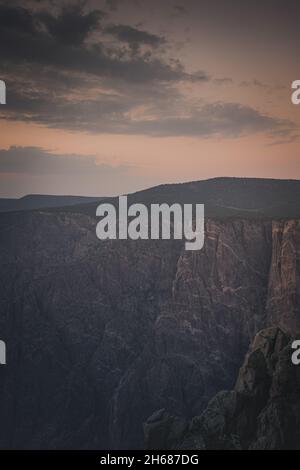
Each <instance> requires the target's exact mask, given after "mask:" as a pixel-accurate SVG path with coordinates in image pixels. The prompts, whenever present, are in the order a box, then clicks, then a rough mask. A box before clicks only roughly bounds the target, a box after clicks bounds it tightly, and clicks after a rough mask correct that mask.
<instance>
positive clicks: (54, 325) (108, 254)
mask: <svg viewBox="0 0 300 470" xmlns="http://www.w3.org/2000/svg"><path fill="white" fill-rule="evenodd" d="M95 226H96V221H95V220H94V219H93V218H91V217H89V216H88V215H84V214H72V213H70V212H68V213H63V212H62V213H55V212H31V213H26V214H25V213H22V214H21V213H19V214H3V215H1V217H0V240H1V243H0V250H1V260H2V263H1V266H0V270H1V272H0V274H1V275H0V279H1V287H0V289H1V292H0V299H1V310H0V311H1V315H0V331H1V339H3V340H5V341H6V344H7V366H5V367H2V368H1V369H0V422H1V425H0V447H1V448H74V447H75V448H76V447H77V448H82V447H83V448H132V447H133V448H137V447H142V446H143V445H144V444H143V425H142V423H143V422H144V421H146V419H147V417H148V416H149V415H151V414H152V413H153V412H154V411H155V410H158V409H161V408H165V409H166V410H167V412H169V413H173V414H176V415H179V416H182V417H184V418H185V419H186V418H191V417H192V416H195V415H199V414H201V412H202V411H203V410H204V408H205V407H206V405H207V403H208V401H209V400H210V399H211V398H212V397H213V396H214V395H215V394H216V393H217V392H218V391H220V390H224V389H230V388H232V387H233V385H234V382H235V379H236V376H237V373H238V370H239V367H240V366H241V364H242V362H243V359H244V356H245V353H246V351H247V349H248V346H249V343H250V342H251V340H252V338H253V336H254V334H255V333H256V332H257V331H258V330H260V329H261V328H263V327H264V326H265V325H267V324H270V323H274V324H276V323H280V322H281V321H283V319H284V324H285V325H291V327H292V328H294V326H295V324H296V325H297V324H298V323H297V321H298V320H297V317H299V307H298V305H299V304H298V299H299V266H298V264H299V263H298V261H297V260H298V258H297V257H298V254H299V246H300V240H299V233H300V232H299V226H300V224H299V222H298V221H289V222H284V223H283V222H282V223H279V222H276V223H275V222H274V223H273V226H272V223H271V222H265V221H262V220H256V221H255V220H238V219H235V220H234V219H232V220H230V219H228V220H226V221H220V220H208V221H207V223H206V238H205V247H204V249H203V250H202V251H200V252H186V251H184V247H183V245H182V243H181V242H173V241H164V242H161V241H129V240H128V241H105V242H103V241H99V240H98V239H97V238H96V235H95ZM293 253H294V254H295V253H296V261H295V260H294V261H293ZM279 291H280V295H279V294H278V292H279ZM287 307H288V308H287Z"/></svg>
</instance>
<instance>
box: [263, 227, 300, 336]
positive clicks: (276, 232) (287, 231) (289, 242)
mask: <svg viewBox="0 0 300 470" xmlns="http://www.w3.org/2000/svg"><path fill="white" fill-rule="evenodd" d="M272 238H273V240H272V261H271V268H270V280H269V292H268V305H267V314H268V319H269V323H270V324H273V325H280V326H282V328H284V329H285V330H287V331H289V332H291V333H292V334H293V333H294V332H295V331H300V315H299V313H300V220H288V221H281V222H273V227H272Z"/></svg>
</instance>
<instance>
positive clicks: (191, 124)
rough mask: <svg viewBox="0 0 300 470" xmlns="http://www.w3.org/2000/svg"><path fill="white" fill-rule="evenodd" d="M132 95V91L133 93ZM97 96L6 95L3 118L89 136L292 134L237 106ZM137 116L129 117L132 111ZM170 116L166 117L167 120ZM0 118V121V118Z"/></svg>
mask: <svg viewBox="0 0 300 470" xmlns="http://www.w3.org/2000/svg"><path fill="white" fill-rule="evenodd" d="M134 90H135V89H134ZM134 90H133V94H132V95H131V96H130V95H127V96H126V95H119V94H107V93H103V94H99V95H97V96H95V97H93V98H90V99H84V97H81V98H78V99H77V100H75V99H72V100H59V99H57V97H56V96H55V95H51V96H48V95H42V94H38V93H36V92H34V91H32V90H31V91H30V92H28V93H22V91H21V90H20V89H18V90H16V91H15V95H12V96H11V105H10V106H7V107H6V114H5V116H2V117H5V118H6V119H12V120H22V121H25V122H26V121H34V122H37V123H39V124H43V125H46V126H48V127H54V128H63V129H68V130H76V131H88V132H91V133H112V134H141V135H149V136H156V137H166V136H192V137H202V138H207V137H220V136H221V137H224V138H236V137H239V136H243V135H251V134H255V133H260V132H264V133H267V134H269V135H271V136H273V137H276V138H278V137H280V139H281V138H284V139H289V138H290V137H291V136H292V135H294V134H295V132H296V126H295V124H293V123H292V122H291V121H288V120H284V119H278V118H274V117H271V116H268V115H265V114H263V113H261V112H259V111H258V110H256V109H254V108H251V107H249V106H244V105H241V104H238V103H210V104H206V105H203V106H200V107H199V106H198V107H197V106H196V105H190V106H189V105H187V103H186V102H185V100H184V99H183V97H182V96H181V95H179V94H176V93H175V92H174V94H173V95H172V93H171V92H170V95H169V96H168V93H167V92H166V91H165V88H162V89H161V90H160V91H156V94H155V92H153V94H150V97H149V98H148V100H147V99H145V91H144V90H142V92H141V96H138V95H137V94H134ZM140 107H143V111H142V112H141V113H140V114H138V117H136V115H135V110H136V109H139V108H140ZM170 116H171V117H170ZM0 117H1V116H0Z"/></svg>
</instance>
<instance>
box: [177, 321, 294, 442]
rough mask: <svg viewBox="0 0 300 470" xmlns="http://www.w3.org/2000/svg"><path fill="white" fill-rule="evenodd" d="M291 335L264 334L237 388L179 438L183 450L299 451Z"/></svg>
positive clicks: (218, 397) (256, 341) (213, 404)
mask: <svg viewBox="0 0 300 470" xmlns="http://www.w3.org/2000/svg"><path fill="white" fill-rule="evenodd" d="M291 351H292V350H291V341H290V337H289V336H288V335H287V334H285V333H284V332H283V331H282V330H281V329H279V328H275V327H273V328H269V329H266V330H262V331H261V332H260V333H258V334H257V335H256V337H255V339H254V341H253V344H252V346H251V349H250V352H249V353H248V354H247V356H246V359H245V362H244V364H243V366H242V368H241V369H240V372H239V375H238V379H237V383H236V386H235V388H234V390H233V391H230V392H220V393H218V394H217V395H216V397H215V398H213V399H212V400H211V401H210V402H209V404H208V407H207V408H206V410H205V411H204V412H203V413H202V415H201V416H200V417H196V418H194V419H193V420H192V422H191V424H190V427H189V430H188V431H187V432H186V433H185V435H184V436H183V437H182V438H181V440H178V441H177V443H176V444H177V446H179V447H181V448H193V449H197V448H198V445H199V443H200V447H199V448H204V449H299V448H300V369H299V368H298V367H296V366H294V365H293V364H292V362H291Z"/></svg>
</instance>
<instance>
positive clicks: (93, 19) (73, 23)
mask: <svg viewBox="0 0 300 470" xmlns="http://www.w3.org/2000/svg"><path fill="white" fill-rule="evenodd" d="M37 16H38V18H39V20H40V21H41V22H42V23H43V24H44V25H45V26H46V28H47V30H48V32H49V33H50V34H51V36H52V37H53V38H55V39H56V40H58V41H59V42H61V43H63V44H72V45H80V44H82V43H83V42H84V41H85V39H86V38H87V37H88V35H89V34H90V33H91V32H92V31H95V30H97V29H98V27H99V23H100V20H102V19H103V18H104V17H105V13H104V12H103V11H101V10H93V11H90V12H88V13H86V14H85V13H84V11H83V8H82V7H81V6H75V5H70V6H65V7H63V8H62V10H61V12H60V13H59V14H58V15H57V16H53V15H52V14H51V13H50V12H48V11H43V12H42V13H40V14H39V15H37Z"/></svg>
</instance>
